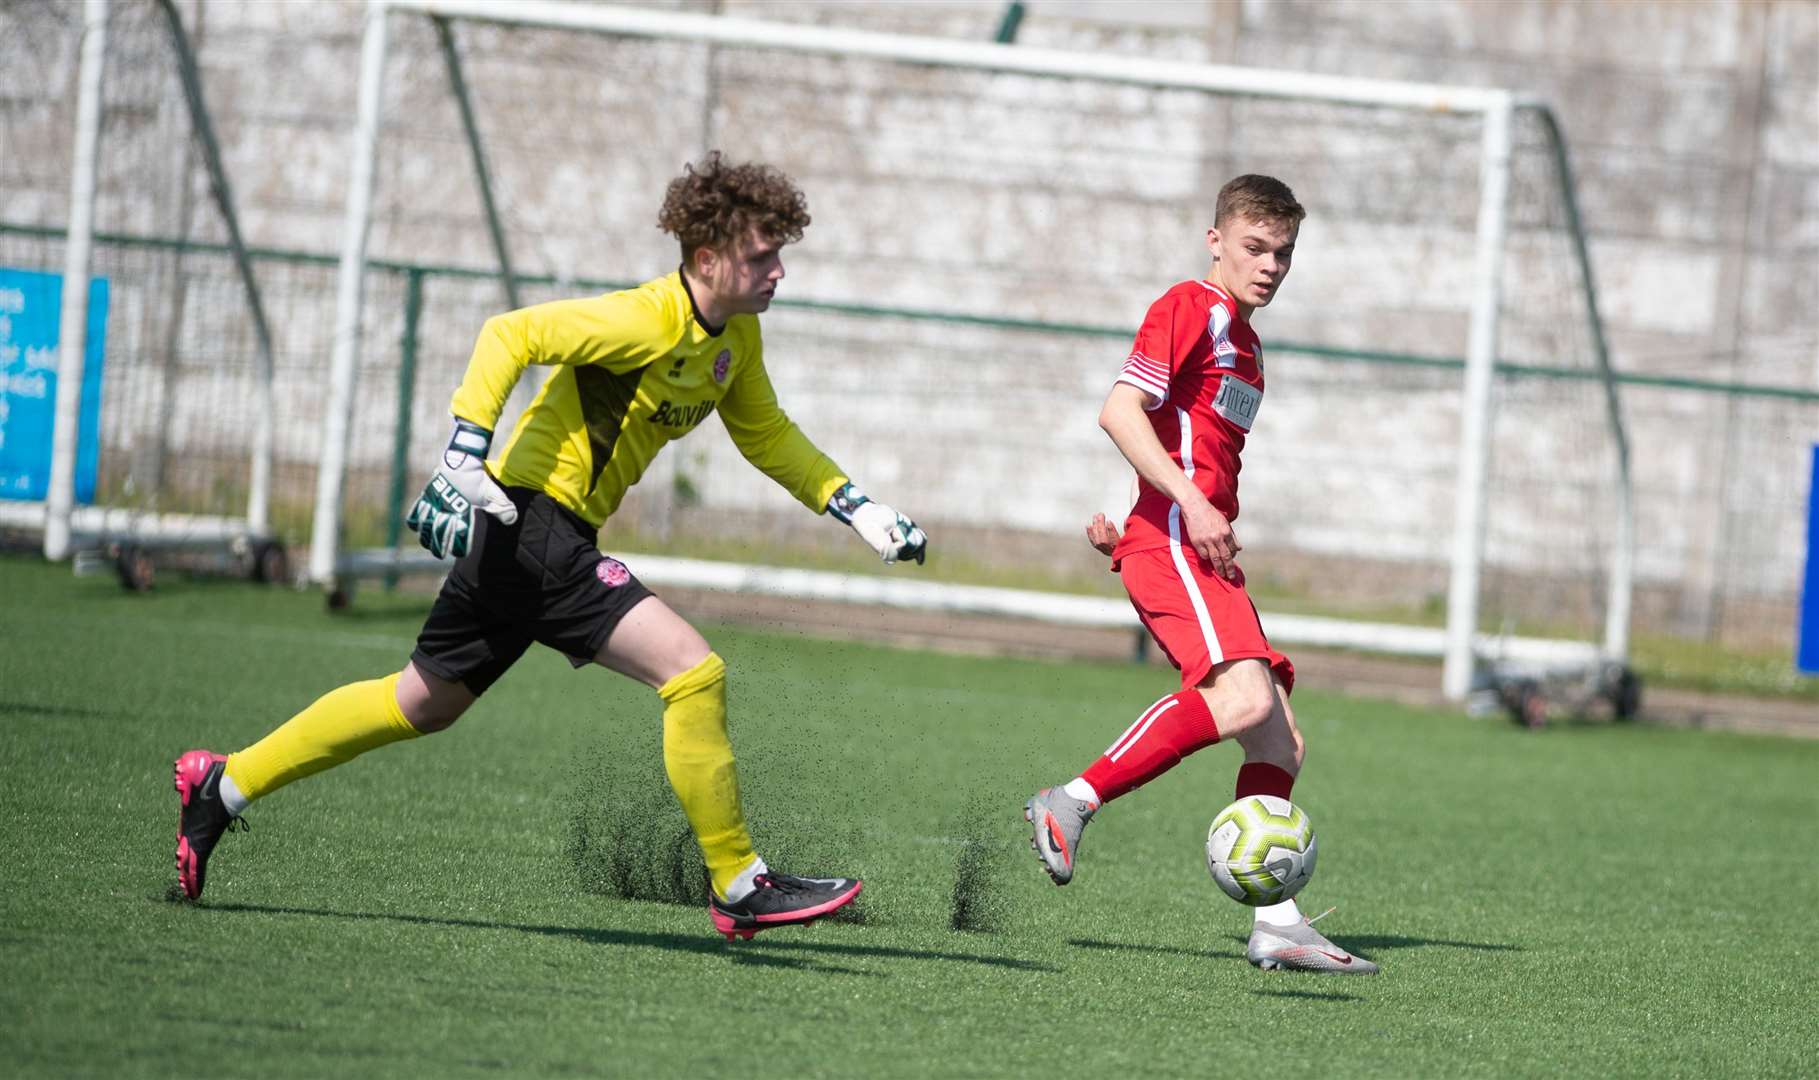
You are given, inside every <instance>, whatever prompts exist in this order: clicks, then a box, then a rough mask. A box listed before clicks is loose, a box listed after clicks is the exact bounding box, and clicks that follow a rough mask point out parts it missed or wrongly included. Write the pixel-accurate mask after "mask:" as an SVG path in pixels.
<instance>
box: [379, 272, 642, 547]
mask: <svg viewBox="0 0 1819 1080" xmlns="http://www.w3.org/2000/svg"><path fill="white" fill-rule="evenodd" d="M674 344H675V334H674V333H673V332H672V331H671V329H670V328H669V327H668V325H667V323H666V321H665V319H664V318H663V314H662V312H661V310H660V309H659V308H658V307H657V306H656V305H655V304H654V303H652V302H651V301H650V300H649V299H648V298H647V297H645V296H643V295H641V294H639V293H638V292H636V291H632V292H619V293H609V294H607V295H605V296H599V297H589V298H586V299H581V300H558V301H556V302H554V303H549V304H537V305H535V306H533V307H528V308H520V309H518V310H517V311H508V312H506V313H505V314H503V315H495V316H493V317H492V318H490V319H488V320H486V323H485V325H483V326H482V327H481V328H480V336H479V338H478V340H476V341H475V343H474V353H473V356H472V358H470V359H469V360H468V364H467V374H466V375H465V376H463V377H462V379H461V385H460V386H459V387H457V388H456V389H455V396H454V398H453V400H452V401H451V403H450V405H449V411H450V412H451V413H453V414H454V419H455V432H454V434H453V435H452V436H451V437H450V439H449V442H448V446H447V448H446V449H444V450H443V451H442V458H441V460H440V461H439V462H437V464H436V471H435V472H434V473H433V474H432V475H431V476H430V481H429V484H428V485H427V486H426V487H425V488H424V489H423V494H422V495H420V496H418V498H417V502H416V504H415V505H413V506H412V507H411V511H410V514H409V515H408V516H406V517H405V519H404V523H405V526H406V527H407V528H409V529H411V530H412V531H414V532H415V533H416V534H417V539H418V542H419V543H421V544H422V545H423V546H424V547H425V548H428V549H429V551H430V553H431V554H433V555H435V556H436V557H437V558H438V559H440V558H442V557H444V556H446V555H453V556H454V557H456V558H457V559H458V558H460V557H461V556H463V555H465V554H467V549H468V545H469V541H470V537H471V535H472V533H473V527H474V508H475V507H479V509H480V510H481V511H482V512H484V513H488V514H492V515H493V516H494V517H496V518H498V519H499V520H500V521H501V522H503V523H504V524H506V525H510V524H512V523H513V522H515V521H517V520H518V509H517V507H516V506H514V505H513V504H512V500H511V498H510V497H509V496H507V495H506V493H505V489H504V488H502V487H500V486H499V484H498V482H497V481H495V480H494V479H493V478H492V476H491V474H489V473H488V472H487V471H486V454H487V451H488V450H489V449H490V448H491V447H492V441H493V428H494V426H495V425H497V424H498V422H499V414H500V413H501V412H502V411H504V409H505V401H506V399H507V398H508V397H510V396H511V393H512V389H513V388H514V387H516V386H517V385H518V380H519V379H520V378H521V377H523V375H524V372H525V369H526V368H528V367H530V366H531V365H532V364H570V365H574V364H601V365H604V366H605V367H607V368H609V369H611V370H614V371H630V370H635V369H636V368H639V367H642V366H644V365H645V364H648V363H650V362H652V361H653V360H655V359H656V358H657V357H659V356H661V355H662V354H663V353H665V352H667V351H668V350H669V348H670V347H671V346H672V345H674Z"/></svg>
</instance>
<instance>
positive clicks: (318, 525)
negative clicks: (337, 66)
mask: <svg viewBox="0 0 1819 1080" xmlns="http://www.w3.org/2000/svg"><path fill="white" fill-rule="evenodd" d="M385 19H386V5H385V4H384V3H383V2H379V3H372V4H369V5H368V6H367V9H366V34H365V37H364V39H363V40H362V42H361V46H360V98H359V111H358V113H357V118H356V121H355V125H354V146H353V154H352V158H353V169H352V173H351V175H350V177H349V179H348V185H347V188H348V190H347V216H346V218H345V219H344V220H343V223H342V233H341V266H340V270H339V272H338V274H337V276H336V283H335V343H334V352H333V354H332V357H331V359H330V361H329V385H328V402H327V409H326V413H325V414H324V416H323V423H322V457H321V461H320V465H319V468H318V471H317V473H316V513H315V519H314V521H313V522H312V524H311V529H310V549H309V577H310V580H311V581H313V582H316V583H317V584H319V585H328V584H330V583H331V582H332V581H333V580H334V577H335V561H336V557H337V555H338V554H339V549H340V544H341V487H342V481H343V478H344V476H345V474H346V472H347V445H348V434H349V431H350V429H351V427H352V422H351V418H352V413H353V409H354V374H355V370H356V368H358V366H359V363H360V315H361V311H360V305H361V301H362V297H363V293H364V286H365V283H366V234H367V226H368V224H369V222H370V219H371V217H372V209H373V159H374V158H375V157H376V156H377V153H378V143H379V113H380V107H381V102H380V96H381V93H382V91H383V89H384V86H383V84H384V82H385Z"/></svg>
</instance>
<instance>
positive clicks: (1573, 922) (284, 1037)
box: [0, 558, 1819, 1078]
mask: <svg viewBox="0 0 1819 1080" xmlns="http://www.w3.org/2000/svg"><path fill="white" fill-rule="evenodd" d="M634 569H635V567H634ZM426 609H427V601H426V600H424V599H423V598H420V597H413V598H409V599H385V598H380V597H377V596H373V595H368V596H364V597H362V603H361V604H360V605H359V606H358V607H356V608H355V609H354V610H353V611H351V612H347V613H342V614H338V615H331V614H329V613H327V612H325V611H324V610H323V606H322V603H321V601H320V599H319V598H318V597H316V596H314V595H306V594H297V593H291V592H285V591H279V590H269V589H258V588H256V587H253V586H245V585H238V584H224V583H207V582H198V581H183V580H181V579H171V580H165V581H161V583H160V588H159V590H158V591H157V592H156V593H154V594H152V595H149V596H136V595H128V594H125V593H123V592H121V591H120V590H119V589H118V588H117V587H116V586H114V585H113V584H112V583H111V582H108V581H104V580H101V579H76V578H72V577H71V576H70V574H69V572H68V570H67V569H66V568H61V567H46V566H44V565H41V564H40V563H38V562H37V561H35V560H25V559H18V558H6V559H0V762H3V768H4V778H5V783H4V785H3V786H0V799H3V800H4V803H5V807H6V812H5V818H6V821H7V828H6V830H5V834H4V837H5V838H4V841H3V843H4V849H3V850H4V855H5V859H6V868H7V872H6V877H7V881H6V884H5V886H4V888H3V889H0V956H3V957H4V965H3V966H4V969H5V973H6V974H5V978H4V979H0V1060H4V1061H5V1062H6V1071H7V1072H9V1073H10V1074H12V1075H94V1076H132V1075H174V1074H179V1073H181V1074H185V1075H213V1076H228V1077H232V1076H247V1077H260V1078H267V1077H281V1076H312V1077H315V1076H326V1075H341V1076H491V1075H607V1076H631V1075H662V1076H670V1075H673V1076H684V1075H687V1076H695V1077H699V1076H745V1075H786V1076H842V1077H849V1076H943V1077H945V1076H1027V1075H1067V1076H1105V1075H1137V1076H1227V1075H1244V1076H1353V1075H1377V1076H1409V1075H1424V1076H1499V1077H1501V1076H1512V1075H1557V1074H1575V1075H1588V1076H1591V1075H1599V1076H1602V1075H1648V1076H1714V1075H1724V1074H1730V1075H1750V1076H1768V1075H1787V1076H1793V1075H1812V1071H1813V1069H1814V1068H1815V1065H1814V1062H1815V1056H1816V1054H1819V1021H1816V1020H1815V1016H1819V993H1816V992H1815V989H1814V979H1813V975H1812V968H1813V965H1814V962H1815V960H1816V959H1819V856H1815V854H1814V849H1813V841H1814V836H1815V824H1816V823H1819V744H1815V743H1803V742H1797V741H1791V740H1783V739H1777V738H1772V737H1761V736H1730V735H1720V734H1708V733H1700V732H1690V731H1667V730H1656V729H1649V728H1615V727H1597V726H1584V727H1565V728H1555V729H1550V730H1547V731H1544V732H1540V733H1530V732H1525V731H1521V730H1517V729H1515V728H1513V727H1510V726H1508V725H1506V724H1504V723H1502V722H1499V721H1491V720H1468V719H1463V718H1461V717H1460V716H1458V715H1453V714H1448V713H1442V712H1431V711H1421V710H1415V709H1408V708H1404V707H1399V706H1392V705H1386V704H1381V703H1374V702H1368V701H1360V700H1353V699H1348V698H1344V697H1340V696H1335V695H1332V694H1326V693H1322V692H1321V689H1320V688H1319V687H1317V686H1308V687H1304V688H1303V689H1302V690H1301V691H1299V692H1298V693H1297V695H1296V698H1295V703H1296V707H1297V712H1298V714H1299V716H1300V719H1301V724H1302V727H1303V730H1304V731H1305V732H1306V734H1307V736H1308V739H1309V743H1310V757H1309V761H1308V765H1307V769H1306V771H1305V773H1304V775H1303V782H1302V784H1301V785H1300V786H1299V787H1297V789H1296V793H1295V797H1296V801H1297V802H1298V803H1300V804H1301V805H1302V806H1304V807H1305V808H1306V809H1307V810H1308V812H1309V814H1310V815H1311V817H1312V819H1313V821H1314V824H1315V826H1316V828H1317V830H1318V832H1319V837H1320V862H1319V870H1318V873H1317V874H1316V875H1315V877H1314V880H1313V882H1312V884H1311V885H1310V886H1309V887H1308V890H1307V892H1306V893H1305V894H1304V896H1303V906H1304V908H1307V909H1310V910H1319V909H1323V908H1325V907H1327V906H1329V905H1337V907H1338V909H1339V910H1338V912H1337V913H1336V914H1334V915H1332V916H1330V917H1329V918H1328V919H1327V920H1326V921H1325V922H1323V923H1322V924H1321V929H1323V930H1325V931H1326V932H1328V933H1329V935H1330V936H1332V937H1333V938H1334V939H1335V940H1337V941H1339V942H1340V943H1342V944H1344V945H1346V946H1348V947H1350V948H1351V949H1353V950H1355V951H1357V952H1359V953H1362V954H1364V955H1367V956H1370V957H1372V958H1373V959H1376V960H1377V961H1379V962H1380V963H1382V965H1383V968H1384V971H1383V974H1382V975H1380V976H1377V977H1375V978H1343V977H1330V976H1327V977H1323V976H1313V975H1300V974H1268V973H1263V972H1259V971H1256V970H1254V969H1252V968H1251V967H1250V966H1249V965H1248V964H1246V963H1245V961H1244V958H1243V952H1244V936H1245V933H1246V930H1247V928H1248V912H1246V911H1244V910H1242V909H1240V908H1239V907H1238V906H1237V905H1235V904H1233V903H1232V902H1231V901H1229V900H1227V899H1226V898H1225V897H1224V896H1223V895H1221V894H1219V893H1218V892H1217V891H1216V890H1215V889H1214V887H1213V885H1212V883H1211V881H1210V879H1209V878H1208V877H1207V874H1206V871H1205V868H1204V866H1203V864H1202V851H1201V845H1202V843H1203V840H1204V835H1205V829H1206V826H1207V823H1208V822H1209V821H1210V819H1211V818H1212V816H1213V814H1214V813H1215V812H1216V811H1217V810H1218V809H1219V808H1220V807H1221V806H1222V805H1223V804H1224V803H1225V802H1227V801H1229V799H1230V796H1231V785H1232V777H1233V773H1234V770H1235V768H1236V760H1237V753H1236V751H1235V749H1234V748H1231V747H1217V748H1214V749H1212V750H1208V751H1205V752H1203V753H1201V754H1199V755H1197V756H1195V757H1194V758H1192V759H1191V760H1190V761H1188V762H1187V763H1186V764H1184V765H1183V766H1182V767H1180V768H1178V769H1176V770H1175V771H1174V772H1173V773H1171V774H1169V775H1167V776H1165V777H1163V778H1162V779H1160V780H1158V781H1157V782H1156V783H1154V784H1151V785H1150V786H1148V787H1146V788H1145V789H1143V790H1142V791H1139V792H1137V793H1136V794H1134V795H1132V796H1130V797H1129V798H1127V799H1126V800H1124V801H1121V802H1119V803H1117V804H1115V805H1114V806H1113V807H1111V808H1110V809H1108V810H1107V811H1106V812H1105V813H1103V814H1102V815H1101V816H1100V817H1099V818H1098V819H1097V820H1096V821H1095V822H1094V824H1093V826H1092V827H1091V829H1089V831H1088V832H1087V834H1086V840H1085V843H1084V844H1083V845H1082V848H1083V850H1082V855H1081V861H1080V874H1079V877H1078V878H1076V880H1075V882H1074V884H1072V885H1070V886H1068V887H1067V888H1065V889H1057V888H1055V887H1054V886H1052V885H1051V884H1049V882H1048V880H1047V878H1046V877H1045V876H1044V875H1043V874H1042V873H1041V872H1040V870H1039V869H1038V867H1037V864H1036V862H1035V859H1034V856H1033V855H1032V854H1031V853H1030V851H1029V850H1028V847H1027V835H1028V834H1027V832H1026V828H1027V827H1026V826H1025V825H1024V823H1023V821H1022V817H1021V812H1020V811H1021V806H1022V802H1023V800H1024V798H1025V797H1027V795H1028V794H1029V793H1030V791H1031V790H1033V789H1034V788H1035V787H1037V786H1040V785H1044V784H1049V783H1053V782H1056V781H1058V780H1061V779H1064V778H1065V777H1066V776H1067V775H1069V772H1070V770H1073V769H1077V768H1079V767H1081V766H1083V765H1084V764H1085V763H1086V762H1088V761H1089V760H1090V759H1091V757H1092V756H1093V755H1094V754H1096V753H1097V752H1098V751H1099V750H1100V749H1102V748H1103V747H1104V746H1105V745H1106V744H1107V743H1109V742H1110V741H1111V739H1112V738H1113V737H1115V736H1116V735H1117V734H1118V733H1119V732H1120V731H1121V730H1123V728H1124V727H1125V725H1126V724H1128V723H1129V721H1130V719H1131V718H1132V717H1133V716H1135V714H1136V713H1137V712H1138V711H1139V710H1140V709H1141V708H1142V707H1143V706H1145V705H1147V704H1148V703H1149V702H1150V701H1152V700H1153V699H1154V698H1156V697H1157V696H1160V695H1161V694H1162V693H1165V692H1167V691H1168V690H1169V689H1170V688H1171V687H1170V679H1169V678H1168V673H1167V672H1165V671H1160V670H1158V669H1156V668H1153V667H1152V668H1144V667H1136V666H1124V665H1118V664H1108V663H1072V664H1057V663H1045V662H1024V661H1013V660H994V659H980V658H966V657H954V656H943V655H933V654H928V653H919V652H904V651H893V650H889V649H883V648H874V647H870V646H866V645H859V644H853V643H850V642H840V641H835V640H821V639H817V638H812V637H805V636H800V635H795V634H779V633H766V632H763V631H762V630H749V629H735V628H730V627H715V626H710V627H707V628H706V629H707V631H708V636H709V638H710V640H711V641H713V642H714V644H715V646H716V647H717V648H718V649H719V651H720V652H721V653H722V654H723V655H724V656H725V657H726V658H727V661H728V663H729V665H730V669H731V672H732V676H731V678H732V682H731V701H732V708H733V737H734V743H735V746H736V748H737V749H738V752H739V760H740V765H741V774H742V778H743V780H744V784H745V796H746V803H747V808H748V812H749V816H750V817H751V819H752V822H753V826H754V832H755V834H756V836H757V839H758V846H759V849H760V851H761V852H762V853H764V854H765V855H766V857H767V858H768V859H769V860H770V861H771V862H772V863H773V864H774V865H776V866H777V867H778V868H779V869H784V870H788V871H790V872H793V873H802V874H815V873H837V874H858V875H862V876H863V877H864V878H865V882H866V885H865V893H864V895H863V896H862V897H861V900H860V902H859V905H858V908H859V911H858V914H857V915H856V916H854V917H852V918H848V919H843V920H829V921H824V922H823V923H821V924H818V925H816V926H813V927H809V928H792V929H785V930H779V931H774V932H769V933H765V934H761V935H760V936H759V937H758V938H757V939H755V940H753V941H750V942H745V941H741V942H737V943H732V944H729V943H726V942H724V941H723V940H721V939H720V938H719V937H718V936H717V935H715V934H714V933H713V932H712V928H711V926H710V924H709V921H708V917H707V912H706V911H705V909H704V908H703V907H702V906H701V905H699V904H697V903H693V902H691V903H686V904H684V903H678V902H676V900H677V898H678V897H688V896H692V895H693V894H694V893H695V891H696V890H698V889H699V879H698V878H697V877H696V876H695V874H696V873H697V867H696V864H695V863H693V862H692V861H691V860H690V858H688V857H687V856H689V851H688V848H687V845H686V844H681V843H678V836H679V833H678V830H680V829H681V827H682V825H681V816H680V812H679V811H678V810H677V809H676V808H675V806H674V803H673V800H672V799H671V798H670V797H669V795H668V792H667V788H666V787H665V786H664V785H663V782H662V780H661V776H662V773H661V764H660V750H659V741H658V731H659V725H658V721H657V716H658V708H657V705H658V703H657V701H656V698H655V695H654V694H652V693H651V692H650V691H648V690H646V689H644V688H642V687H640V686H637V685H635V684H633V683H631V682H629V681H627V680H624V679H620V678H617V677H615V676H612V675H610V674H608V673H606V672H604V671H602V670H599V669H590V670H586V671H581V672H571V671H570V670H569V667H568V665H567V663H566V662H565V661H564V660H563V659H562V658H560V657H558V656H556V655H554V654H553V653H550V652H547V651H543V650H537V651H533V653H532V654H531V655H530V656H528V657H526V659H525V660H524V661H523V662H522V663H521V664H520V665H519V666H518V667H517V668H515V669H514V670H513V671H512V672H511V673H510V674H509V675H508V676H507V677H506V678H505V680H504V681H503V682H502V683H501V684H500V685H499V686H498V687H497V688H495V689H494V691H493V692H492V693H490V694H489V695H488V696H487V697H486V699H485V700H484V701H483V702H482V703H481V705H480V706H479V707H477V708H476V710H475V711H474V712H472V713H470V714H469V716H468V717H466V718H465V719H463V720H462V721H461V723H460V724H458V725H457V726H456V727H455V728H454V729H453V730H452V731H450V732H448V733H446V734H442V735H437V736H435V737H433V738H427V739H423V740H420V741H417V742H414V743H408V744H403V745H399V746H393V747H387V748H385V749H382V750H380V751H377V752H375V753H373V754H371V755H368V756H367V757H365V758H362V759H360V760H359V761H356V762H355V763H353V764H351V765H349V766H346V767H344V768H341V769H338V770H335V771H333V772H331V773H328V774H326V775H323V776H319V777H316V778H313V779H310V780H307V781H304V782H302V783H300V784H297V785H295V786H293V787H291V788H289V789H286V790H284V791H282V792H279V793H278V794H276V795H274V796H272V797H271V798H270V799H269V800H266V801H264V802H261V803H259V804H256V805H255V806H254V807H253V808H252V809H251V810H250V811H249V813H248V815H247V816H248V818H249V819H250V821H251V822H252V826H253V828H252V831H251V832H249V833H235V834H231V835H229V836H227V837H226V838H224V840H223V846H222V847H221V848H219V849H217V855H216V857H215V859H214V862H213V863H212V864H211V866H210V870H209V878H208V892H207V894H206V896H205V899H204V902H203V903H201V904H187V903H180V902H174V901H173V900H171V899H170V898H169V892H170V887H171V884H172V882H173V880H174V871H173V867H172V847H173V835H174V826H175V821H176V808H177V807H176V796H175V795H174V793H173V792H172V790H171V768H170V763H171V759H172V758H173V757H174V756H175V755H176V754H177V753H178V752H180V751H182V750H184V749H187V748H189V747H191V746H197V745H203V746H209V747H213V748H216V749H219V750H223V751H226V750H229V749H234V748H238V747H239V746H242V745H245V744H247V743H249V742H250V741H252V740H253V739H255V738H257V737H258V736H259V735H261V734H263V733H264V732H265V731H266V730H268V729H269V728H270V727H271V726H273V725H274V724H276V723H277V722H279V721H281V720H283V719H284V718H285V717H286V716H288V715H289V714H290V713H292V712H294V711H295V710H297V709H298V708H301V707H302V706H303V705H305V704H307V703H308V702H309V701H310V700H311V699H312V698H313V697H314V696H316V695H317V694H319V693H321V692H323V691H326V690H328V689H330V688H332V687H333V686H335V685H337V684H339V683H342V682H345V681H350V680H354V679H358V678H367V677H372V676H374V675H378V674H381V673H384V672H387V671H390V670H395V669H396V668H397V666H398V665H399V664H400V663H401V661H402V659H403V658H404V656H405V655H406V654H407V653H408V651H409V648H410V644H411V642H412V639H413V636H414V634H415V631H416V628H417V625H418V623H419V621H420V620H421V617H422V615H423V613H424V611H425V610H426ZM878 618H880V619H884V618H888V615H886V614H884V613H880V614H879V615H878ZM627 897H633V898H632V899H628V898H627ZM956 923H958V924H959V925H960V926H961V927H962V928H961V929H956V928H955V926H956Z"/></svg>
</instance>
